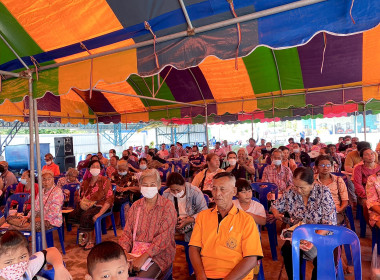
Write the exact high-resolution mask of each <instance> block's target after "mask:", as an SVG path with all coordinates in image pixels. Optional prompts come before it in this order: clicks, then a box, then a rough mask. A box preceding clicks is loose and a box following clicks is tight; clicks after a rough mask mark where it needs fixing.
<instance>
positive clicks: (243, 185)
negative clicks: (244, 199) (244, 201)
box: [235, 178, 252, 193]
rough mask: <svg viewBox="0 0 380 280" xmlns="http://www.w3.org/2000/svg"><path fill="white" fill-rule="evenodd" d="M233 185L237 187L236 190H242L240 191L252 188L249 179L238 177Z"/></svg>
mask: <svg viewBox="0 0 380 280" xmlns="http://www.w3.org/2000/svg"><path fill="white" fill-rule="evenodd" d="M235 187H236V189H237V192H238V193H239V192H242V191H249V190H252V187H251V184H250V183H249V181H247V180H246V179H243V178H239V179H237V180H236V183H235Z"/></svg>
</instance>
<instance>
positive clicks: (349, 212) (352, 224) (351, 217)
mask: <svg viewBox="0 0 380 280" xmlns="http://www.w3.org/2000/svg"><path fill="white" fill-rule="evenodd" d="M346 215H347V218H348V221H349V223H350V228H351V230H352V231H354V232H356V229H355V222H354V214H353V213H352V208H351V206H348V207H347V208H346Z"/></svg>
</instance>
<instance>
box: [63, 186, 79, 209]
mask: <svg viewBox="0 0 380 280" xmlns="http://www.w3.org/2000/svg"><path fill="white" fill-rule="evenodd" d="M78 189H79V184H67V185H64V186H63V187H62V191H63V190H69V191H70V197H69V203H68V207H71V208H75V192H76V191H77V190H78Z"/></svg>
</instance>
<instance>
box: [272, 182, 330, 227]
mask: <svg viewBox="0 0 380 280" xmlns="http://www.w3.org/2000/svg"><path fill="white" fill-rule="evenodd" d="M272 207H273V208H275V209H276V210H277V211H279V212H280V213H284V212H288V213H289V215H290V217H291V218H293V219H296V220H298V221H303V222H304V223H306V224H327V225H336V209H335V203H334V200H333V198H332V195H331V193H330V190H329V188H328V187H326V186H323V185H321V184H318V183H314V184H313V189H312V190H311V192H310V196H309V199H308V201H307V205H305V204H304V202H303V199H302V196H301V194H300V193H298V192H297V191H296V190H295V189H294V188H291V189H289V190H288V191H287V192H285V193H284V194H283V196H282V197H281V198H280V199H278V200H276V201H275V202H273V204H272Z"/></svg>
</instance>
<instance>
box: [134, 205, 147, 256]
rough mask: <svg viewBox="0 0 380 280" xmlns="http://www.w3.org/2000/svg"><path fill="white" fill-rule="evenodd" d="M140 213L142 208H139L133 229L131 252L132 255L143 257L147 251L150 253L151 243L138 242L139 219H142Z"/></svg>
mask: <svg viewBox="0 0 380 280" xmlns="http://www.w3.org/2000/svg"><path fill="white" fill-rule="evenodd" d="M140 211H141V207H139V208H138V210H137V218H136V223H135V226H134V228H133V247H132V252H131V254H132V255H138V256H141V255H142V254H144V253H145V252H146V251H148V249H149V247H150V245H151V243H149V242H139V241H136V232H137V225H138V223H139V218H140Z"/></svg>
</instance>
